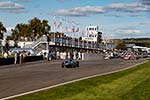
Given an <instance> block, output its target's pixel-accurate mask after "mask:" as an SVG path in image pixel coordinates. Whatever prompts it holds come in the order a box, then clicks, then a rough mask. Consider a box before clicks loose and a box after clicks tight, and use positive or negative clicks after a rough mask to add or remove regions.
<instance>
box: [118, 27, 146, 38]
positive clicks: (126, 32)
mask: <svg viewBox="0 0 150 100" xmlns="http://www.w3.org/2000/svg"><path fill="white" fill-rule="evenodd" d="M115 33H116V35H118V36H120V37H128V36H129V37H132V36H134V37H135V36H139V35H142V33H143V32H142V31H141V30H138V29H116V30H115Z"/></svg>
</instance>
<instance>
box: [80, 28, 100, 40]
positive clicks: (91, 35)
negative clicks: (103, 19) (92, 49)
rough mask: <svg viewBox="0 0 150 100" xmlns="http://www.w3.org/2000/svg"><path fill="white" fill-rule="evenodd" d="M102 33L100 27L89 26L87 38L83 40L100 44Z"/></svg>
mask: <svg viewBox="0 0 150 100" xmlns="http://www.w3.org/2000/svg"><path fill="white" fill-rule="evenodd" d="M101 35H102V33H101V32H99V31H98V26H91V25H90V26H87V27H86V36H85V37H82V40H85V41H91V42H98V41H99V40H101V37H102V36H101Z"/></svg>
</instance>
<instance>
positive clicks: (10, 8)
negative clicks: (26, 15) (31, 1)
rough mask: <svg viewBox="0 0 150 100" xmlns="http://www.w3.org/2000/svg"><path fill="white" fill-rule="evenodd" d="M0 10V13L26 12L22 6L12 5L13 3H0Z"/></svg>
mask: <svg viewBox="0 0 150 100" xmlns="http://www.w3.org/2000/svg"><path fill="white" fill-rule="evenodd" d="M0 10H1V11H7V12H12V13H22V12H26V10H25V8H24V6H23V5H21V4H18V3H14V2H11V1H8V2H0Z"/></svg>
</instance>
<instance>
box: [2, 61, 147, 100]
mask: <svg viewBox="0 0 150 100" xmlns="http://www.w3.org/2000/svg"><path fill="white" fill-rule="evenodd" d="M146 62H148V61H144V62H141V63H137V64H135V65H133V66H130V67H126V68H123V69H119V70H116V71H112V72H107V73H102V74H97V75H92V76H88V77H84V78H80V79H75V80H72V81H68V82H64V83H60V84H56V85H52V86H49V87H45V88H41V89H37V90H33V91H29V92H25V93H21V94H17V95H13V96H9V97H5V98H2V99H0V100H7V99H11V98H15V97H19V96H23V95H27V94H31V93H35V92H40V91H43V90H48V89H51V88H54V87H57V86H62V85H65V84H69V83H73V82H77V81H81V80H84V79H89V78H93V77H97V76H103V75H108V74H112V73H116V72H119V71H123V70H126V69H129V68H132V67H135V66H137V65H140V64H143V63H146Z"/></svg>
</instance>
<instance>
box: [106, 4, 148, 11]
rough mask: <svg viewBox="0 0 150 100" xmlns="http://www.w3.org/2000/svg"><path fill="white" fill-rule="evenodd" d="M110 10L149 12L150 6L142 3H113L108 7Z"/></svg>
mask: <svg viewBox="0 0 150 100" xmlns="http://www.w3.org/2000/svg"><path fill="white" fill-rule="evenodd" d="M106 9H109V10H115V11H125V12H148V11H150V6H147V5H143V4H142V3H140V2H139V3H130V4H124V3H112V4H110V5H108V6H107V7H106Z"/></svg>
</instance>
